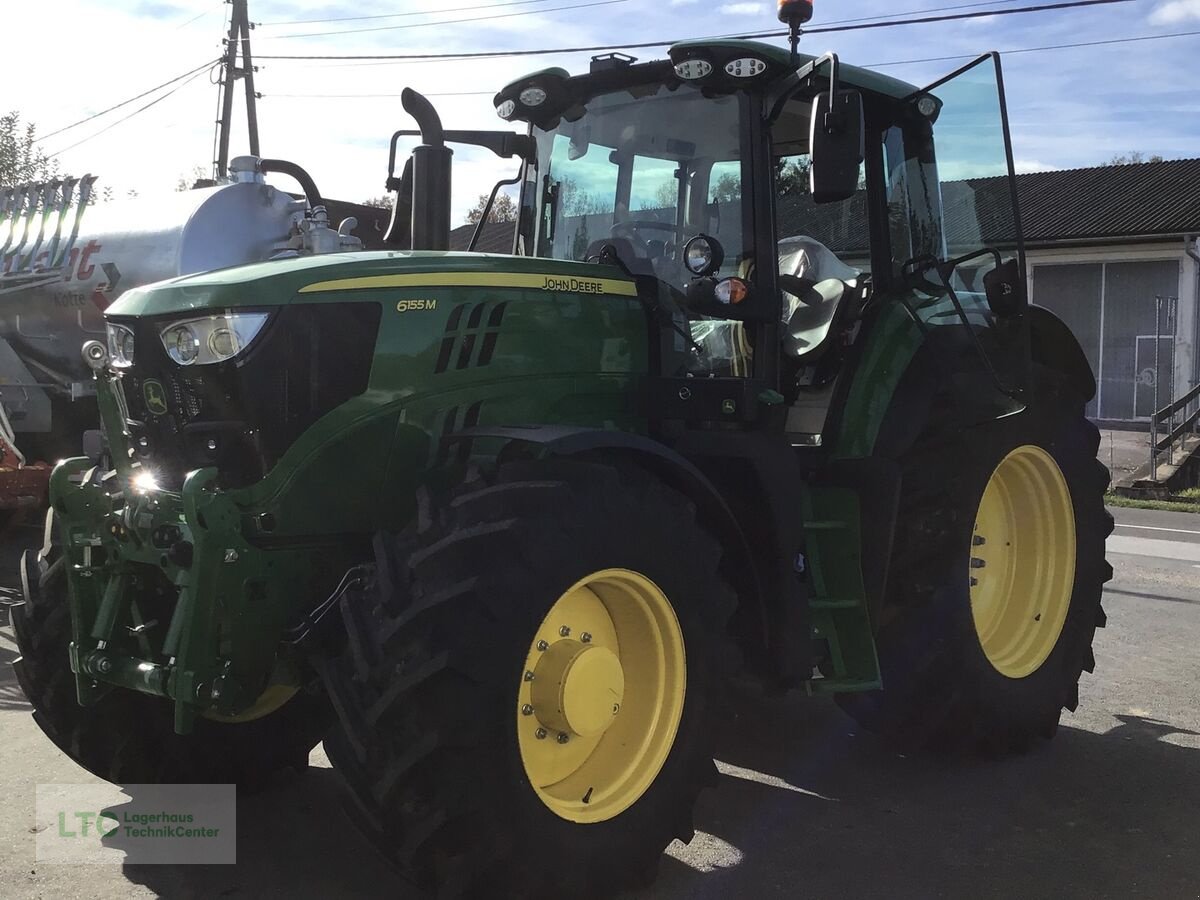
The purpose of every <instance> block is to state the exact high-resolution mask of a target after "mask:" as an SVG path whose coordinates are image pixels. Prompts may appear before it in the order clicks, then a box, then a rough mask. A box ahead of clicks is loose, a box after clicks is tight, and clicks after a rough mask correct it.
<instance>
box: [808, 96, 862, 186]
mask: <svg viewBox="0 0 1200 900" xmlns="http://www.w3.org/2000/svg"><path fill="white" fill-rule="evenodd" d="M863 130H864V129H863V103H862V94H860V93H859V92H858V91H840V90H839V91H835V92H834V93H833V94H832V96H831V95H830V94H827V93H825V92H822V93H820V94H818V95H817V96H816V97H815V98H814V99H813V104H812V126H811V128H810V130H809V154H810V157H811V159H812V165H811V166H810V167H809V170H808V171H809V178H810V179H811V181H810V187H811V190H812V198H813V202H814V203H834V202H836V201H838V200H847V199H849V198H850V197H853V196H854V194H855V192H856V191H857V190H858V173H859V168H860V167H861V166H862V161H863Z"/></svg>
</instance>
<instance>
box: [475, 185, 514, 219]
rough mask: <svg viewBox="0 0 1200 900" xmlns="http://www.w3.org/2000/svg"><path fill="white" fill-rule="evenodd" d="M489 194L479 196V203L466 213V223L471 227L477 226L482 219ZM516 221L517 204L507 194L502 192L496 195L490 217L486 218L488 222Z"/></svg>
mask: <svg viewBox="0 0 1200 900" xmlns="http://www.w3.org/2000/svg"><path fill="white" fill-rule="evenodd" d="M489 196H491V195H490V194H480V195H479V202H478V203H476V204H475V208H474V209H472V210H471V211H470V212H469V213H467V222H468V224H471V225H477V224H478V223H479V220H480V219H482V218H483V210H484V208H485V207H486V206H487V202H488V197H489ZM515 221H517V202H516V201H515V200H513V198H512V197H510V196H509V195H508V194H505V193H503V192H501V193H499V194H497V195H496V202H495V203H493V204H492V212H491V215H489V216H488V222H515Z"/></svg>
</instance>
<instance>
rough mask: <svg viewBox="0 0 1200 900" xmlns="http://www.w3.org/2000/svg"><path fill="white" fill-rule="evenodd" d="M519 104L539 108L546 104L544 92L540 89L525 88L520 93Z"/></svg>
mask: <svg viewBox="0 0 1200 900" xmlns="http://www.w3.org/2000/svg"><path fill="white" fill-rule="evenodd" d="M521 102H522V103H523V104H524V105H525V106H541V105H542V104H543V103H545V102H546V92H545V91H544V90H542V89H541V88H540V87H527V88H525V90H523V91H521Z"/></svg>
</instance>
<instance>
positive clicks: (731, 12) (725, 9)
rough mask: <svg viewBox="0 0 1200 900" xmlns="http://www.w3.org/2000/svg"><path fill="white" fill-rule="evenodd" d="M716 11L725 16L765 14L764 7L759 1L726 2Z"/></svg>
mask: <svg viewBox="0 0 1200 900" xmlns="http://www.w3.org/2000/svg"><path fill="white" fill-rule="evenodd" d="M718 12H720V13H721V14H722V15H726V16H757V15H765V14H766V9H765V8H764V6H763V5H762V4H761V3H726V4H725V5H724V6H722V7H721V8H720V10H718Z"/></svg>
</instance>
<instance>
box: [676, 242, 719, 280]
mask: <svg viewBox="0 0 1200 900" xmlns="http://www.w3.org/2000/svg"><path fill="white" fill-rule="evenodd" d="M723 262H725V250H724V249H723V248H722V247H721V244H720V243H719V242H718V241H717V239H716V238H710V237H709V236H708V235H706V234H698V235H696V236H695V237H694V238H692V239H691V240H690V241H688V242H687V244H686V245H685V246H684V248H683V264H684V265H685V266H687V269H688V271H689V272H691V273H692V274H693V275H697V276H704V275H711V274H712V273H713V272H715V271H717V269H719V268H721V263H723Z"/></svg>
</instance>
